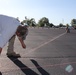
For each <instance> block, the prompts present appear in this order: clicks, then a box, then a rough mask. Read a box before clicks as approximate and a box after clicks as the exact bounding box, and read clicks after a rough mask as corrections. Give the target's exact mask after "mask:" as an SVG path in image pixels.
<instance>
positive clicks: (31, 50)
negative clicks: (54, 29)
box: [26, 33, 66, 54]
mask: <svg viewBox="0 0 76 75" xmlns="http://www.w3.org/2000/svg"><path fill="white" fill-rule="evenodd" d="M64 34H66V33H62V34H60V35H58V36H56V37H54V38H53V39H50V40H49V41H47V42H45V43H43V44H41V45H39V46H38V47H36V48H33V49H30V51H29V52H28V53H26V54H29V53H31V52H33V51H35V50H37V49H39V48H41V47H42V46H44V45H46V44H48V43H50V42H52V41H54V40H56V39H58V38H59V37H61V36H63V35H64Z"/></svg>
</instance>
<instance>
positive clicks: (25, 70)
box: [8, 57, 38, 75]
mask: <svg viewBox="0 0 76 75" xmlns="http://www.w3.org/2000/svg"><path fill="white" fill-rule="evenodd" d="M8 58H9V59H10V60H11V61H12V62H14V63H15V64H16V65H17V66H18V67H19V68H20V69H21V70H22V72H23V73H25V75H38V74H37V73H36V72H34V71H33V70H31V69H30V68H29V67H27V66H26V65H24V64H23V63H22V62H21V61H20V60H18V59H16V58H10V57H8Z"/></svg>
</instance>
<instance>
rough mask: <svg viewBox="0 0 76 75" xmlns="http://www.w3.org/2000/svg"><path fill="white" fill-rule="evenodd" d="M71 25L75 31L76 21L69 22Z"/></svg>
mask: <svg viewBox="0 0 76 75" xmlns="http://www.w3.org/2000/svg"><path fill="white" fill-rule="evenodd" d="M71 25H72V26H73V27H74V28H75V29H76V19H72V20H71Z"/></svg>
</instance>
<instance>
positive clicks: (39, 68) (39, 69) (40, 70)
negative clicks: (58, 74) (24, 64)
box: [31, 59, 50, 75]
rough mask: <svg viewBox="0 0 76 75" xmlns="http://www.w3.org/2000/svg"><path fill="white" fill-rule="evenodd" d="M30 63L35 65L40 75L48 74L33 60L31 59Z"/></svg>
mask: <svg viewBox="0 0 76 75" xmlns="http://www.w3.org/2000/svg"><path fill="white" fill-rule="evenodd" d="M31 61H32V63H33V64H34V65H35V66H36V68H37V69H38V71H39V72H40V73H41V75H50V74H49V73H48V72H46V71H45V70H44V69H43V68H42V67H41V66H40V65H39V64H38V63H37V62H36V61H35V60H33V59H31Z"/></svg>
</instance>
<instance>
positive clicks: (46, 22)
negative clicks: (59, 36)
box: [38, 17, 49, 27]
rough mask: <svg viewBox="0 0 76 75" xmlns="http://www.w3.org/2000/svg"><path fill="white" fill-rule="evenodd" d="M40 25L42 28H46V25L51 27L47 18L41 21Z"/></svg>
mask: <svg viewBox="0 0 76 75" xmlns="http://www.w3.org/2000/svg"><path fill="white" fill-rule="evenodd" d="M38 24H39V26H40V27H44V26H45V25H46V26H49V19H48V18H46V17H43V18H41V19H40V20H39V22H38Z"/></svg>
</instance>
